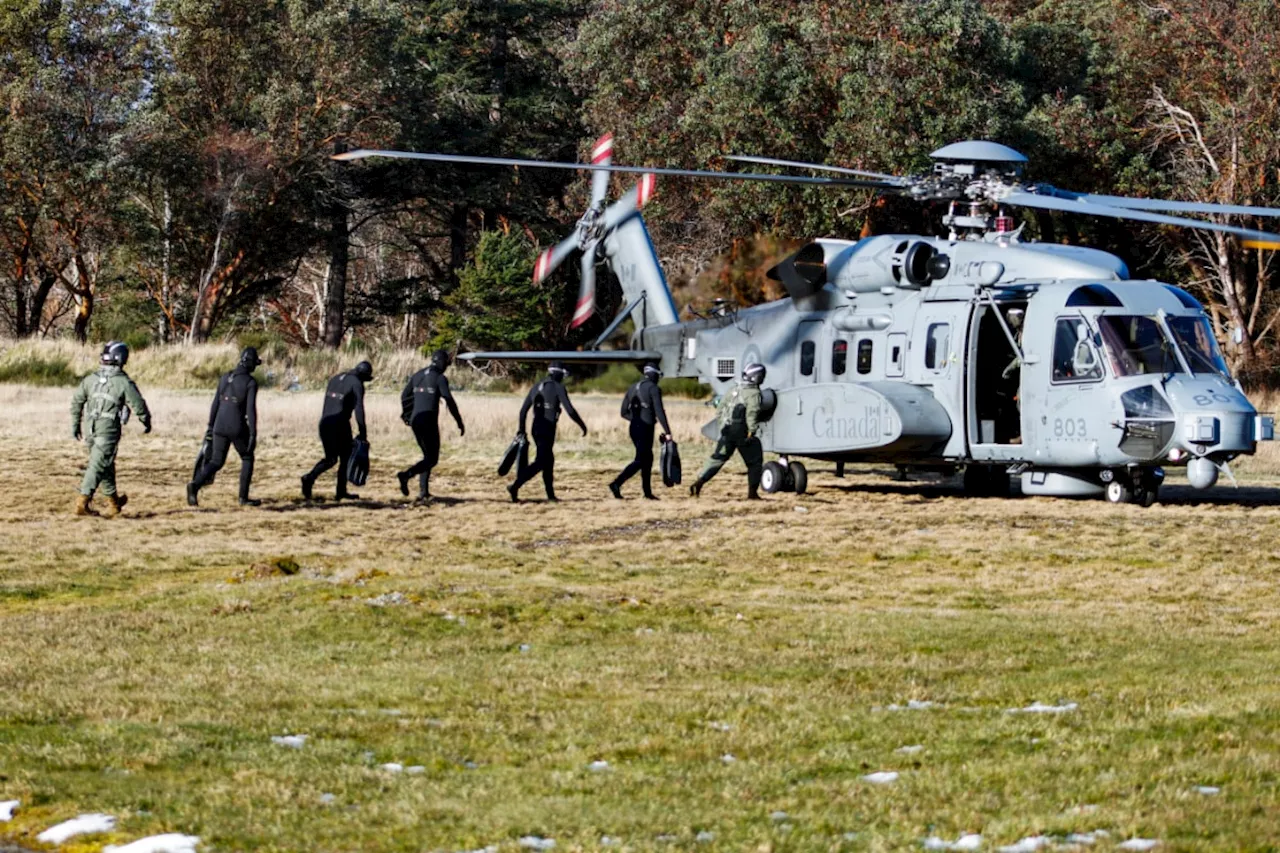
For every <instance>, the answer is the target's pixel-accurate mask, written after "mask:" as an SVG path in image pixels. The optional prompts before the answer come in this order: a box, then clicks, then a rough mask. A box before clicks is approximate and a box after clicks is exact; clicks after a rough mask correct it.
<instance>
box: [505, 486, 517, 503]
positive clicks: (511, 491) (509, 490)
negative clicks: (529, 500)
mask: <svg viewBox="0 0 1280 853" xmlns="http://www.w3.org/2000/svg"><path fill="white" fill-rule="evenodd" d="M507 494H509V495H511V502H512V503H513V504H518V503H520V489H518V488H517V487H516V484H515V483H512V484H511V485H510V486H507Z"/></svg>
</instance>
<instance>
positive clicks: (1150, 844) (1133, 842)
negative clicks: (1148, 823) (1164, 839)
mask: <svg viewBox="0 0 1280 853" xmlns="http://www.w3.org/2000/svg"><path fill="white" fill-rule="evenodd" d="M1159 846H1160V842H1159V841H1157V840H1156V839H1154V838H1130V839H1129V840H1128V841H1125V842H1123V843H1122V844H1121V845H1120V847H1119V849H1120V850H1139V851H1142V850H1154V849H1156V848H1157V847H1159Z"/></svg>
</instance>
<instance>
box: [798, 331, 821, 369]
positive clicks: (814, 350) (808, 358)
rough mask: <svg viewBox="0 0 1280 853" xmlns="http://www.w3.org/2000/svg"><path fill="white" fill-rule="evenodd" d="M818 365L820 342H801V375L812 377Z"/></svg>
mask: <svg viewBox="0 0 1280 853" xmlns="http://www.w3.org/2000/svg"><path fill="white" fill-rule="evenodd" d="M817 364H818V342H817V341H814V340H807V341H801V342H800V375H801V376H812V375H813V372H814V370H815V369H816V368H817Z"/></svg>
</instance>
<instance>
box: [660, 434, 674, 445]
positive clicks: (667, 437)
mask: <svg viewBox="0 0 1280 853" xmlns="http://www.w3.org/2000/svg"><path fill="white" fill-rule="evenodd" d="M660 440H661V441H662V443H663V444H666V443H667V442H668V441H670V440H671V434H670V433H665V432H664V433H663V434H662V438H661V439H660Z"/></svg>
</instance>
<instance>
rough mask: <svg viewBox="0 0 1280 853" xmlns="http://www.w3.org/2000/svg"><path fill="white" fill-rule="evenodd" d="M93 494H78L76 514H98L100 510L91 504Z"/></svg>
mask: <svg viewBox="0 0 1280 853" xmlns="http://www.w3.org/2000/svg"><path fill="white" fill-rule="evenodd" d="M91 500H93V495H76V509H75V513H76V515H97V514H98V511H97V510H96V509H94V508H93V507H92V506H90V505H89V501H91Z"/></svg>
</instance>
